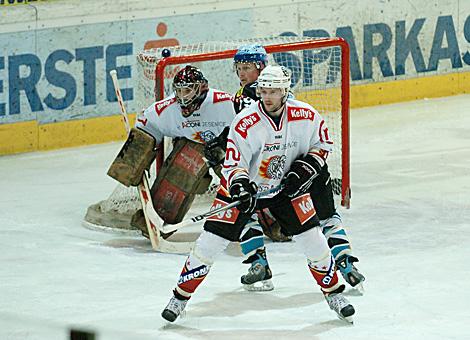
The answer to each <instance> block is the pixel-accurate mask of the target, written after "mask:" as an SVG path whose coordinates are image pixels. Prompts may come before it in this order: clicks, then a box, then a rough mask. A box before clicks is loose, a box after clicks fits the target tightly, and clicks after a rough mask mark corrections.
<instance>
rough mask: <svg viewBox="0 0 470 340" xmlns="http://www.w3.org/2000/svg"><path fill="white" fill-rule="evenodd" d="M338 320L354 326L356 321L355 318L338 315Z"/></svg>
mask: <svg viewBox="0 0 470 340" xmlns="http://www.w3.org/2000/svg"><path fill="white" fill-rule="evenodd" d="M338 318H339V319H340V320H343V321H346V322H347V323H349V324H350V325H354V320H353V316H352V315H351V316H348V317H344V316H341V315H338Z"/></svg>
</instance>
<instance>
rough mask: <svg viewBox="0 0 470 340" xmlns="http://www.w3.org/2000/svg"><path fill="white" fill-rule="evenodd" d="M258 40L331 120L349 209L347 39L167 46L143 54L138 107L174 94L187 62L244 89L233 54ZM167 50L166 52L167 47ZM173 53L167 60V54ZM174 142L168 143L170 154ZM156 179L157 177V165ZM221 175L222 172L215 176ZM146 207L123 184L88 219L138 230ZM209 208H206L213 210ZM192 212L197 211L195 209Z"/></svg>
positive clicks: (334, 166) (203, 201) (296, 88)
mask: <svg viewBox="0 0 470 340" xmlns="http://www.w3.org/2000/svg"><path fill="white" fill-rule="evenodd" d="M253 43H258V44H260V45H263V46H264V47H265V49H266V51H267V52H268V56H269V64H279V65H282V66H285V67H287V68H289V69H290V70H291V72H292V84H293V85H292V89H291V90H292V92H293V94H294V96H295V97H296V99H299V100H302V101H305V102H307V103H309V104H311V105H312V106H313V107H314V108H316V109H317V110H318V111H319V112H320V113H321V114H322V116H323V117H324V118H325V120H326V122H327V124H328V132H329V134H330V138H331V139H332V140H333V141H334V143H335V144H334V145H335V146H334V152H332V153H331V154H330V156H329V158H328V164H329V170H330V172H331V178H332V184H333V190H334V194H335V201H336V202H337V204H339V203H340V204H341V205H343V206H345V207H349V199H350V189H349V48H348V45H347V43H346V42H345V41H344V40H343V39H341V38H325V39H313V38H307V37H291V36H282V37H271V38H260V39H249V40H238V41H224V42H205V43H201V44H192V45H181V46H172V47H162V48H158V49H151V50H145V51H142V52H140V53H139V54H138V55H137V65H138V66H137V69H138V85H137V89H136V91H135V94H136V100H137V103H138V108H139V109H141V110H143V109H145V108H147V107H148V106H150V105H151V104H152V103H154V102H155V101H156V100H160V99H162V98H164V97H166V96H168V95H170V94H171V91H172V79H173V77H174V75H175V74H176V73H177V72H178V71H179V70H180V69H181V68H182V67H184V65H186V64H192V65H194V66H196V67H198V68H200V69H201V70H202V72H203V74H204V76H205V77H206V78H207V79H208V80H209V86H210V87H212V88H215V89H219V90H223V91H226V92H229V93H235V92H236V91H237V90H238V89H239V82H238V78H237V77H236V74H235V73H234V71H233V56H234V55H235V53H236V50H237V49H238V47H239V46H241V45H243V44H253ZM165 50H166V51H165ZM168 51H169V54H170V56H169V57H166V58H163V57H162V53H163V55H166V56H167V55H168ZM170 148H171V142H169V141H166V142H165V147H164V149H165V154H167V153H168V152H169V149H170ZM152 170H153V171H151V172H153V173H151V180H152V177H153V178H154V177H155V171H154V167H152ZM213 177H214V178H216V176H215V175H214V176H213ZM217 184H218V182H217V181H216V180H215V181H214V182H213V183H212V185H211V187H210V189H209V191H208V192H207V193H206V194H204V195H201V197H198V198H197V199H196V200H195V202H194V204H193V206H201V205H202V206H205V207H207V209H208V208H209V207H210V203H211V201H212V199H213V197H214V196H215V191H216V188H217ZM140 208H141V204H140V199H139V196H138V193H137V190H136V188H132V187H130V188H127V187H125V186H123V185H118V186H117V187H116V189H115V190H114V191H113V192H112V193H111V195H110V196H109V197H108V198H107V199H105V200H103V201H101V202H99V203H96V204H93V205H92V206H90V207H89V208H88V211H87V214H86V216H85V220H84V223H85V225H87V226H88V227H93V228H99V229H107V228H111V230H113V231H116V230H117V231H119V230H120V231H123V232H127V231H129V230H130V231H132V230H133V228H132V227H131V226H130V219H131V216H132V215H133V214H134V212H135V211H136V210H137V209H140ZM207 209H206V210H207ZM190 212H191V211H190Z"/></svg>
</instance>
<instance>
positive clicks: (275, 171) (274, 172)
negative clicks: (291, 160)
mask: <svg viewBox="0 0 470 340" xmlns="http://www.w3.org/2000/svg"><path fill="white" fill-rule="evenodd" d="M285 165H286V156H285V155H282V156H272V157H269V158H268V159H265V160H263V161H262V162H261V166H260V168H259V174H260V176H261V177H263V178H269V179H282V176H283V175H284V167H285Z"/></svg>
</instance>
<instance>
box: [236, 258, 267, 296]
mask: <svg viewBox="0 0 470 340" xmlns="http://www.w3.org/2000/svg"><path fill="white" fill-rule="evenodd" d="M243 263H251V267H250V268H249V269H248V273H247V274H245V275H243V276H242V277H241V282H242V284H243V288H244V289H246V290H248V291H258V292H259V291H270V290H273V289H274V285H273V283H272V281H271V278H272V277H273V275H272V273H271V269H270V268H269V265H268V261H267V259H266V251H265V250H264V249H258V250H257V251H256V253H255V254H254V255H252V256H250V257H249V258H248V259H246V260H245V261H243Z"/></svg>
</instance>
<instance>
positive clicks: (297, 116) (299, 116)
mask: <svg viewBox="0 0 470 340" xmlns="http://www.w3.org/2000/svg"><path fill="white" fill-rule="evenodd" d="M314 117H315V112H313V111H312V110H310V109H307V108H304V107H288V108H287V120H288V121H289V122H291V121H295V120H313V119H314Z"/></svg>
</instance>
